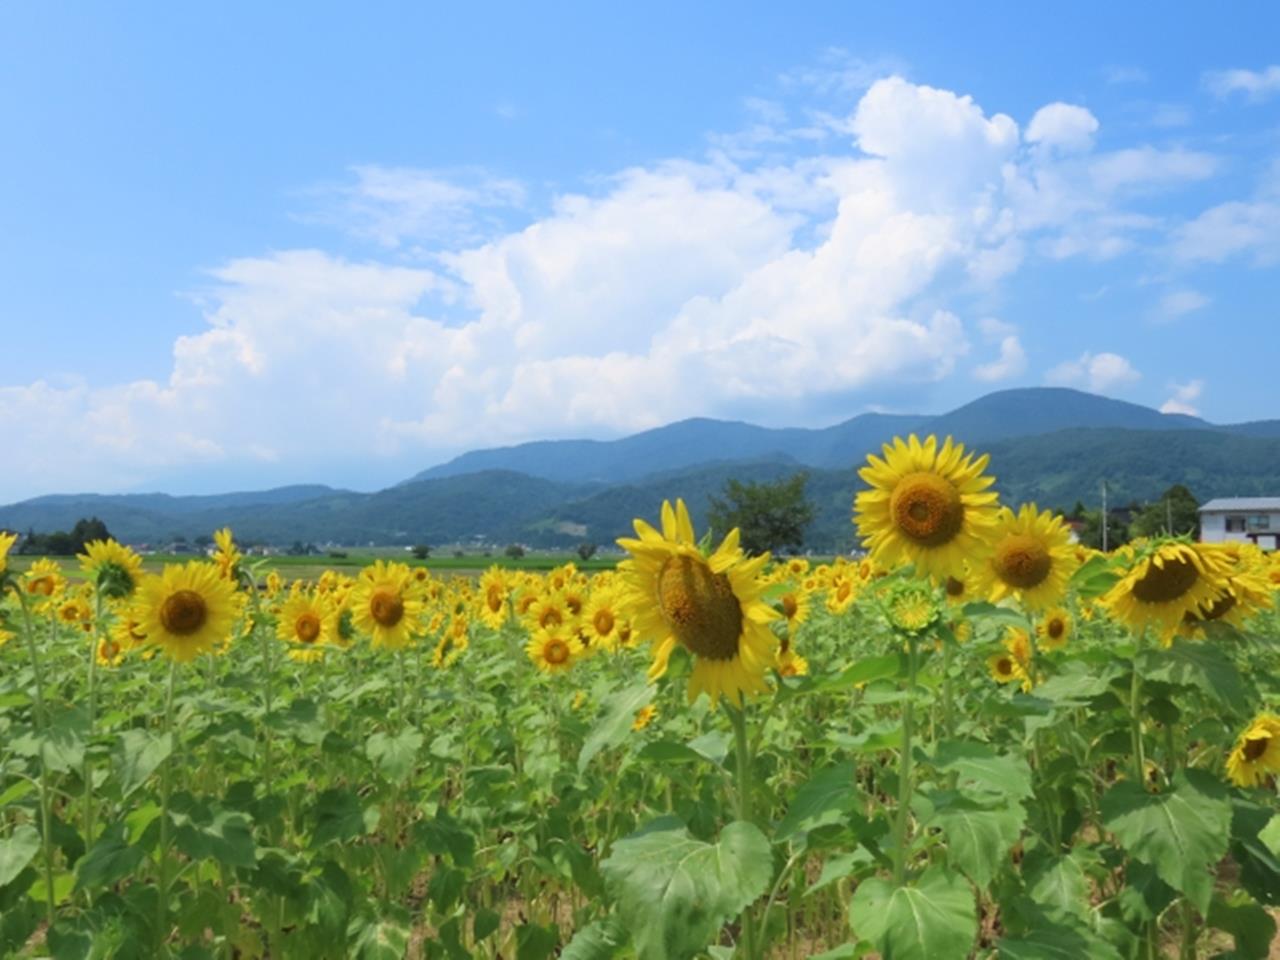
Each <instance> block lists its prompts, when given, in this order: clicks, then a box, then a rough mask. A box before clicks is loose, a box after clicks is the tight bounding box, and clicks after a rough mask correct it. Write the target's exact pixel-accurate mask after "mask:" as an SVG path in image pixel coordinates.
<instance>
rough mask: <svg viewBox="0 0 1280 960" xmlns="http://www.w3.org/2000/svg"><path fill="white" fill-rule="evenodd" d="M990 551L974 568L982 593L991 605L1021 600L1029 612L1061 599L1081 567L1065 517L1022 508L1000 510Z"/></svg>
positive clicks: (991, 536) (1025, 505) (1033, 507)
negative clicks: (993, 602) (1011, 597)
mask: <svg viewBox="0 0 1280 960" xmlns="http://www.w3.org/2000/svg"><path fill="white" fill-rule="evenodd" d="M989 543H990V547H991V552H990V553H988V554H987V555H986V557H984V558H983V559H982V560H981V561H978V562H976V563H974V564H973V573H974V579H975V581H976V587H977V590H978V592H979V593H980V594H986V595H987V596H989V597H990V598H991V599H992V600H993V601H1000V600H1003V599H1004V598H1005V597H1008V596H1015V597H1017V598H1018V599H1019V600H1020V601H1021V602H1022V605H1023V606H1024V607H1026V608H1027V609H1028V610H1043V609H1045V608H1046V607H1049V606H1052V605H1053V604H1055V603H1058V602H1060V601H1061V600H1062V598H1063V596H1064V595H1065V594H1066V592H1067V583H1068V581H1069V580H1070V579H1071V574H1072V573H1073V572H1074V571H1075V569H1076V566H1077V561H1076V554H1075V550H1074V549H1073V548H1072V545H1071V532H1070V530H1069V529H1068V527H1067V525H1066V524H1065V523H1064V522H1063V520H1062V518H1061V517H1055V516H1054V515H1053V514H1052V513H1050V512H1049V511H1048V510H1043V511H1037V510H1036V507H1035V505H1034V504H1023V505H1022V507H1021V508H1020V509H1019V510H1018V512H1017V513H1014V512H1013V511H1012V510H1010V509H1009V508H1008V507H1001V508H1000V512H999V513H998V514H997V516H996V523H995V526H994V527H993V528H992V530H991V533H990V541H989Z"/></svg>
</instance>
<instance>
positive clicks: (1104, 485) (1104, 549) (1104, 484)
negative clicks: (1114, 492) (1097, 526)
mask: <svg viewBox="0 0 1280 960" xmlns="http://www.w3.org/2000/svg"><path fill="white" fill-rule="evenodd" d="M1102 552H1103V553H1106V552H1107V481H1105V480H1103V481H1102Z"/></svg>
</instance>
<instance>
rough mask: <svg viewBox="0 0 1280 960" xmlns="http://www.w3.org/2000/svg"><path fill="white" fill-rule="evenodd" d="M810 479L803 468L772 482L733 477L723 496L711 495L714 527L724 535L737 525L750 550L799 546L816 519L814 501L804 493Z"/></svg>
mask: <svg viewBox="0 0 1280 960" xmlns="http://www.w3.org/2000/svg"><path fill="white" fill-rule="evenodd" d="M808 482H809V475H808V474H807V473H804V472H803V471H802V472H800V473H797V474H795V475H794V476H792V477H790V478H788V479H786V480H776V481H774V482H772V483H754V482H752V483H742V482H740V481H738V480H730V481H729V482H728V483H726V484H725V487H724V491H723V496H722V497H716V496H713V497H712V498H711V510H710V515H709V519H710V523H711V529H712V530H714V531H715V532H716V534H717V535H718V536H724V535H725V534H726V533H728V532H729V531H730V530H732V529H733V528H734V527H737V528H738V529H739V530H741V531H742V546H743V548H744V549H745V550H747V551H748V552H749V553H763V552H764V551H766V550H771V551H778V550H783V549H786V548H788V547H789V548H791V549H794V550H798V549H799V548H800V547H802V546H803V545H804V532H805V528H806V527H808V526H809V524H810V523H812V522H813V505H812V504H811V503H810V502H809V500H808V498H807V497H806V496H805V486H806V484H808Z"/></svg>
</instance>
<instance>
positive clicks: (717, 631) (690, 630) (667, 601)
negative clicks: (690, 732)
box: [618, 500, 778, 707]
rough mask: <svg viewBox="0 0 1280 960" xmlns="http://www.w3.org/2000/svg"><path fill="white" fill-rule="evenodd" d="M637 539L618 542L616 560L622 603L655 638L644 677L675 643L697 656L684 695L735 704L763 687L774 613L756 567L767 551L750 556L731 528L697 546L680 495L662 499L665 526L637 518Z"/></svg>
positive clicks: (662, 666) (659, 668) (661, 669)
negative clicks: (716, 542) (623, 555)
mask: <svg viewBox="0 0 1280 960" xmlns="http://www.w3.org/2000/svg"><path fill="white" fill-rule="evenodd" d="M634 525H635V529H636V539H632V538H629V537H624V538H621V539H619V540H618V544H619V545H620V546H621V547H623V548H624V549H626V550H627V551H628V552H629V553H630V554H631V558H630V559H628V560H624V561H622V563H621V564H620V565H619V567H618V572H619V574H620V576H621V579H622V582H623V586H622V591H621V594H620V596H619V605H620V606H621V607H622V608H623V610H624V611H625V612H626V613H627V614H629V615H630V617H631V620H632V624H633V626H634V627H635V629H636V631H637V633H639V634H640V636H641V637H642V638H644V639H647V640H650V641H651V642H652V643H653V644H654V652H653V663H652V665H651V666H650V668H649V679H650V680H657V679H658V678H659V677H661V676H662V675H663V674H664V673H665V672H666V669H667V662H668V661H669V659H670V658H671V653H672V651H674V650H675V647H676V645H677V644H680V645H681V646H683V647H684V648H685V649H686V650H688V651H689V652H690V653H691V654H693V657H694V664H693V671H692V673H691V675H690V677H689V689H688V696H689V701H690V702H693V701H694V700H696V699H697V697H698V695H699V694H701V693H706V694H707V696H708V697H709V698H710V699H711V705H712V706H713V707H714V706H715V704H716V703H717V701H718V700H719V698H720V697H721V696H724V697H725V698H726V699H728V700H729V701H730V702H731V703H733V704H735V705H738V704H740V703H741V702H742V700H743V699H744V697H745V696H747V695H750V694H755V693H762V692H764V691H766V690H768V688H769V687H768V683H767V681H766V679H765V674H766V671H767V670H769V669H770V668H771V667H772V666H773V664H774V651H775V648H776V640H775V638H774V635H773V631H772V630H770V629H769V622H770V621H772V620H774V619H776V618H777V616H778V613H777V612H776V611H775V610H774V609H773V608H772V607H771V606H769V605H768V604H767V603H765V602H764V601H763V600H762V599H761V593H762V583H761V582H760V579H759V574H760V572H761V570H762V569H763V568H764V566H765V564H767V563H768V562H769V556H768V554H764V555H762V556H759V557H753V558H751V559H747V558H746V557H745V556H744V555H743V553H742V550H741V549H740V548H739V546H738V537H739V532H738V530H737V529H736V528H735V529H733V530H731V531H729V534H728V535H727V536H726V537H725V538H724V540H723V542H721V544H720V546H719V548H718V549H717V550H716V551H715V552H714V553H712V554H711V555H710V556H709V557H704V556H703V555H702V553H701V552H700V551H699V549H698V543H697V540H696V539H695V538H694V535H693V523H692V521H691V520H690V519H689V511H688V509H687V508H686V507H685V505H684V501H683V500H677V501H676V505H675V507H672V506H671V503H670V502H669V501H663V504H662V530H661V532H659V531H658V530H655V529H654V528H653V527H651V526H650V525H649V524H647V523H645V522H644V521H643V520H639V519H637V520H636V521H635V524H634Z"/></svg>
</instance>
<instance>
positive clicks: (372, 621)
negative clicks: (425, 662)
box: [350, 560, 422, 650]
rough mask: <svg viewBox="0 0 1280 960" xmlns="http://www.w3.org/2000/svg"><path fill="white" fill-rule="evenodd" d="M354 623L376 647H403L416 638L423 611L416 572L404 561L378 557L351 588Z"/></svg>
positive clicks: (398, 648) (391, 648)
mask: <svg viewBox="0 0 1280 960" xmlns="http://www.w3.org/2000/svg"><path fill="white" fill-rule="evenodd" d="M350 604H351V622H352V624H353V625H354V626H355V627H356V629H358V630H361V631H363V632H364V633H366V634H368V635H369V637H370V638H371V639H372V640H373V645H374V646H375V647H386V648H387V649H389V650H400V649H403V648H404V647H407V646H408V645H409V643H410V642H411V641H412V640H413V628H414V625H415V624H416V623H417V622H418V617H419V616H421V614H422V601H421V600H419V599H418V594H417V593H416V584H415V583H414V580H413V571H411V570H410V569H409V567H408V565H407V564H404V563H387V562H386V561H385V560H377V561H375V562H374V563H373V565H372V566H369V567H365V568H364V569H363V570H361V571H360V577H359V579H358V580H357V582H356V586H355V588H354V589H353V590H352V591H351V598H350Z"/></svg>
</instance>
